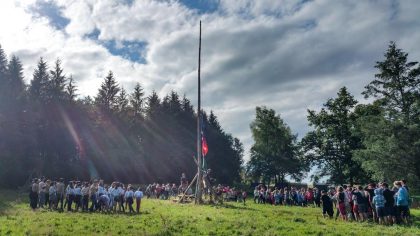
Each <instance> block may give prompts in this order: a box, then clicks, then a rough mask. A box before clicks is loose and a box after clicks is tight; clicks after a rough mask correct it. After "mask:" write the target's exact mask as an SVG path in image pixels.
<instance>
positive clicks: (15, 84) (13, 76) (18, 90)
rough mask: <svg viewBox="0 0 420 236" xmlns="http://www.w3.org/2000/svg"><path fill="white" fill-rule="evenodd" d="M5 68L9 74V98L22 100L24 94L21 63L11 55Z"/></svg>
mask: <svg viewBox="0 0 420 236" xmlns="http://www.w3.org/2000/svg"><path fill="white" fill-rule="evenodd" d="M7 68H8V74H9V83H10V93H11V96H12V97H14V98H22V97H23V96H24V93H25V82H24V80H23V67H22V63H21V62H20V60H19V58H18V57H16V56H14V55H13V56H12V59H11V60H10V62H9V65H8V67H7Z"/></svg>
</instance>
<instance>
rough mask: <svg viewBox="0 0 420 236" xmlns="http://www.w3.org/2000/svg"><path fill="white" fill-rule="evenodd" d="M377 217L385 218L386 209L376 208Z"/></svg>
mask: <svg viewBox="0 0 420 236" xmlns="http://www.w3.org/2000/svg"><path fill="white" fill-rule="evenodd" d="M376 215H377V216H378V217H384V216H385V207H377V208H376Z"/></svg>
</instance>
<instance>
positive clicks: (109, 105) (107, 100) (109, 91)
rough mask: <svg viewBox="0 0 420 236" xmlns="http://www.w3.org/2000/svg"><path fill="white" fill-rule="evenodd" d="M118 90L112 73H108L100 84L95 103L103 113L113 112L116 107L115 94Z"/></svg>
mask: <svg viewBox="0 0 420 236" xmlns="http://www.w3.org/2000/svg"><path fill="white" fill-rule="evenodd" d="M119 91H120V88H119V86H118V84H117V81H116V80H115V78H114V74H113V73H112V71H109V73H108V75H107V76H106V77H105V79H104V82H102V84H101V87H100V89H99V92H98V95H97V97H96V99H95V100H96V103H97V104H98V105H99V106H100V107H101V108H102V109H104V110H105V111H113V110H114V109H115V108H116V107H117V101H118V99H117V94H118V92H119Z"/></svg>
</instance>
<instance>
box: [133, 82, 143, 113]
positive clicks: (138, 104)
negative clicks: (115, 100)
mask: <svg viewBox="0 0 420 236" xmlns="http://www.w3.org/2000/svg"><path fill="white" fill-rule="evenodd" d="M143 96H144V92H143V88H142V87H141V85H140V83H137V84H136V86H135V87H134V91H133V93H132V94H130V105H131V107H132V110H133V116H134V118H135V119H138V118H140V117H142V114H143V106H144V104H143V103H144V98H143Z"/></svg>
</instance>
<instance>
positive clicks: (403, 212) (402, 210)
mask: <svg viewBox="0 0 420 236" xmlns="http://www.w3.org/2000/svg"><path fill="white" fill-rule="evenodd" d="M398 215H400V216H401V217H409V216H410V211H409V210H408V206H398Z"/></svg>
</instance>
